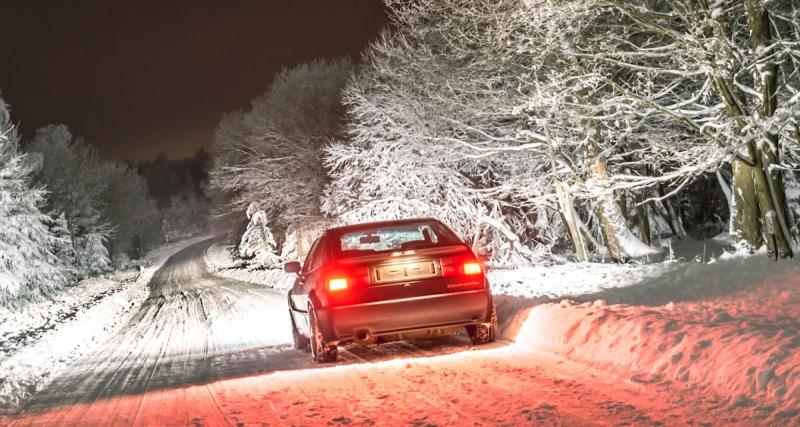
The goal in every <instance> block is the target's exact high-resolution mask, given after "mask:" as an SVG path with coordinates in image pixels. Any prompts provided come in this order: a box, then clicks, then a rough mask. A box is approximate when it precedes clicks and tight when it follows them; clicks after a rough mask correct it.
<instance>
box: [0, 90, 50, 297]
mask: <svg viewBox="0 0 800 427" xmlns="http://www.w3.org/2000/svg"><path fill="white" fill-rule="evenodd" d="M18 144H19V139H18V136H17V131H16V129H15V128H14V126H13V125H12V123H11V120H10V117H9V112H8V108H7V106H6V104H5V102H4V101H3V100H2V99H0V304H8V303H10V302H12V301H13V300H17V299H29V298H32V297H36V296H42V295H47V294H48V293H50V292H52V291H53V290H56V289H58V288H60V287H62V286H64V285H65V284H66V278H65V277H64V275H63V273H62V271H61V269H60V263H59V260H58V259H57V258H56V256H55V255H54V254H53V252H52V251H51V249H52V248H53V246H54V245H55V244H56V242H57V239H56V238H55V237H54V236H53V235H52V234H51V233H50V230H49V229H48V227H47V225H46V223H47V222H49V221H50V218H48V217H47V216H46V215H45V214H43V213H42V212H41V211H40V210H39V206H40V205H41V204H42V203H43V202H44V195H45V192H44V190H42V189H41V188H36V187H33V186H32V184H31V173H32V166H31V164H30V163H29V162H27V161H26V156H25V155H24V154H22V153H20V152H19V148H18Z"/></svg>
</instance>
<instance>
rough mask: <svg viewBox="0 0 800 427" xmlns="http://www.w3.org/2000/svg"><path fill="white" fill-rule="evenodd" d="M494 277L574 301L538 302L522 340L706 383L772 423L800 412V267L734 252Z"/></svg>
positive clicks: (588, 359) (677, 382)
mask: <svg viewBox="0 0 800 427" xmlns="http://www.w3.org/2000/svg"><path fill="white" fill-rule="evenodd" d="M526 274H530V276H527V277H526ZM493 275H494V277H495V282H496V283H495V287H497V288H499V289H502V290H504V291H509V292H511V293H516V294H522V295H525V296H527V297H538V298H540V300H544V301H548V300H550V301H552V300H555V299H557V298H559V297H572V298H573V299H564V300H562V301H560V302H557V303H556V302H552V303H547V304H542V305H538V306H536V307H535V308H533V309H531V311H530V312H529V314H528V317H527V319H526V320H525V321H524V322H523V324H522V327H521V329H520V332H519V335H518V336H517V338H516V345H518V346H522V347H524V348H526V349H535V350H540V351H545V352H549V353H554V354H558V355H561V356H564V357H567V358H569V359H572V360H575V361H578V362H581V363H585V364H588V365H591V366H593V367H594V368H597V369H599V370H601V371H606V372H612V373H614V374H616V375H619V376H622V377H626V378H630V380H632V381H634V382H640V383H657V384H672V385H671V387H673V388H676V389H678V388H685V389H692V390H705V389H710V390H712V391H713V392H715V393H716V394H718V395H721V396H724V397H727V398H728V402H727V403H726V404H727V405H730V407H732V408H733V407H735V408H740V407H741V408H743V409H742V410H747V411H750V412H751V415H752V416H753V417H756V418H759V417H761V418H763V419H766V420H768V422H770V423H778V424H780V423H784V422H789V419H790V418H793V417H795V416H797V415H798V411H797V408H798V405H800V324H798V323H797V319H798V318H800V292H798V287H800V263H797V262H795V261H781V262H775V261H774V260H772V259H770V258H769V257H767V256H765V255H764V254H758V255H754V256H749V257H745V256H743V255H742V254H738V253H737V254H735V255H728V256H723V257H719V258H716V259H714V260H712V261H711V262H707V263H702V262H696V261H683V262H669V263H660V264H653V265H603V264H573V265H565V266H554V267H550V268H541V269H535V268H534V269H526V270H519V271H514V272H494V273H493ZM526 285H527V286H531V288H530V289H526Z"/></svg>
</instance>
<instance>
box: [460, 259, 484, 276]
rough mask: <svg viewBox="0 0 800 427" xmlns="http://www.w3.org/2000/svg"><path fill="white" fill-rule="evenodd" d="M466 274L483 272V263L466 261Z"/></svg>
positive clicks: (464, 269) (464, 268) (464, 270)
mask: <svg viewBox="0 0 800 427" xmlns="http://www.w3.org/2000/svg"><path fill="white" fill-rule="evenodd" d="M462 271H463V272H464V274H466V275H468V276H471V275H474V274H481V273H482V272H483V269H482V268H481V264H480V263H477V262H465V263H464V267H463V270H462Z"/></svg>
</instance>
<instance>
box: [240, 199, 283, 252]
mask: <svg viewBox="0 0 800 427" xmlns="http://www.w3.org/2000/svg"><path fill="white" fill-rule="evenodd" d="M246 214H247V219H248V220H249V221H250V222H249V223H248V224H247V230H246V231H245V232H244V235H242V241H241V243H240V244H239V256H241V257H243V258H251V259H253V260H254V261H255V262H256V263H258V264H260V265H263V266H265V267H279V266H280V264H281V257H280V256H279V255H278V253H277V250H278V248H277V246H278V245H277V243H275V238H274V237H273V235H272V231H271V230H270V228H269V220H268V219H267V213H266V212H265V211H264V210H263V209H261V207H260V206H259V204H258V203H256V202H253V203H251V204H250V206H248V207H247V211H246Z"/></svg>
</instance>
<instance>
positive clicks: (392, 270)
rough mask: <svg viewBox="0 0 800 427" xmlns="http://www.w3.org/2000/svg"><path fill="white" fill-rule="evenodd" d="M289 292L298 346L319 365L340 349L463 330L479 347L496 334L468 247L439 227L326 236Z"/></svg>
mask: <svg viewBox="0 0 800 427" xmlns="http://www.w3.org/2000/svg"><path fill="white" fill-rule="evenodd" d="M285 269H286V271H287V272H290V273H297V275H298V277H297V280H296V282H295V284H294V286H293V287H292V289H291V290H290V291H289V313H290V315H291V319H292V329H293V331H292V332H293V336H294V343H295V347H297V348H299V349H307V348H309V347H310V348H311V353H312V355H313V357H314V360H316V361H317V362H332V361H335V360H336V356H337V346H338V345H340V344H344V343H348V342H357V343H360V344H368V343H381V342H387V341H394V340H400V339H413V338H427V337H435V336H442V335H447V334H451V333H454V332H457V331H459V330H463V329H464V328H466V331H467V334H468V335H469V337H470V339H471V340H472V342H473V343H474V344H484V343H489V342H492V341H494V339H495V331H496V329H497V314H496V311H495V307H494V303H493V301H492V295H491V292H490V290H489V283H488V281H487V280H486V277H485V275H484V271H483V267H482V266H481V264H480V263H479V262H478V260H477V258H476V257H475V254H473V253H472V251H471V250H470V248H469V246H467V245H465V244H464V243H463V242H461V241H460V240H459V239H458V237H456V235H455V234H454V233H453V232H452V231H451V230H450V229H448V228H447V227H446V226H445V225H444V224H442V223H441V222H439V221H437V220H434V219H410V220H398V221H385V222H375V223H367V224H359V225H350V226H346V227H339V228H332V229H329V230H327V231H326V232H325V233H324V234H323V235H322V236H321V237H320V238H319V239H317V241H316V242H314V244H313V246H312V247H311V249H310V251H309V252H308V256H307V257H306V260H305V263H304V265H302V266H301V265H300V263H299V262H290V263H288V264H286V266H285Z"/></svg>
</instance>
